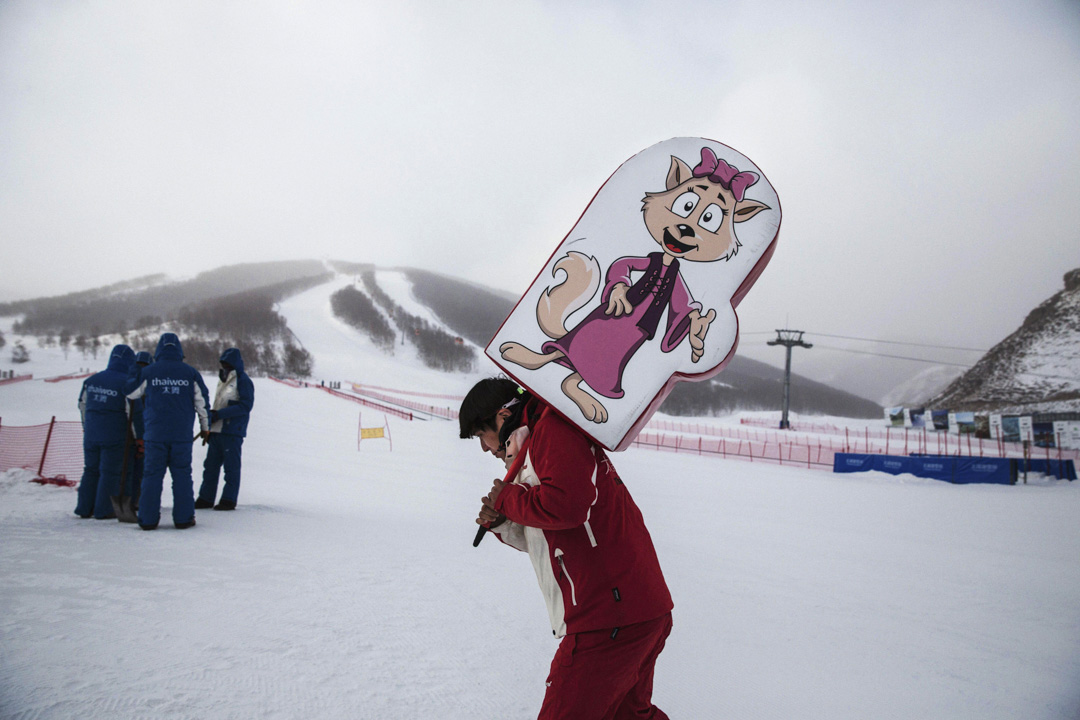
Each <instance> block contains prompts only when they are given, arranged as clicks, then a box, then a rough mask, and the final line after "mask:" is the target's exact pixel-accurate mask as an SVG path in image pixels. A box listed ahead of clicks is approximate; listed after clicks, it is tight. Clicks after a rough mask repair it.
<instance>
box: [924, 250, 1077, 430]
mask: <svg viewBox="0 0 1080 720" xmlns="http://www.w3.org/2000/svg"><path fill="white" fill-rule="evenodd" d="M930 404H931V405H932V406H934V407H939V408H949V409H955V410H994V411H996V412H1002V413H1024V414H1031V413H1039V412H1042V413H1053V412H1070V411H1071V412H1080V269H1076V270H1072V271H1070V272H1068V273H1066V274H1065V288H1064V289H1063V290H1061V291H1060V292H1058V293H1056V294H1055V295H1053V296H1052V297H1050V298H1049V299H1048V300H1046V301H1045V302H1043V303H1042V304H1041V305H1039V306H1038V307H1037V308H1035V309H1034V310H1032V311H1031V313H1030V314H1029V315H1028V317H1027V318H1026V319H1025V320H1024V323H1023V325H1021V327H1020V328H1019V329H1018V330H1017V331H1016V332H1014V333H1013V334H1012V335H1010V336H1009V337H1007V338H1005V340H1003V341H1002V342H1000V343H999V344H997V345H996V346H994V347H993V348H991V349H990V351H989V352H988V353H987V354H986V355H985V356H984V357H983V358H982V359H981V360H980V361H979V362H978V363H976V365H975V366H974V367H973V368H971V370H969V371H967V372H966V373H964V374H963V375H962V376H961V377H959V378H958V379H957V380H956V381H955V382H953V383H952V384H951V385H950V386H949V387H948V388H946V389H945V391H944V392H942V393H941V394H940V395H938V396H937V397H935V398H933V399H932V400H931V401H930Z"/></svg>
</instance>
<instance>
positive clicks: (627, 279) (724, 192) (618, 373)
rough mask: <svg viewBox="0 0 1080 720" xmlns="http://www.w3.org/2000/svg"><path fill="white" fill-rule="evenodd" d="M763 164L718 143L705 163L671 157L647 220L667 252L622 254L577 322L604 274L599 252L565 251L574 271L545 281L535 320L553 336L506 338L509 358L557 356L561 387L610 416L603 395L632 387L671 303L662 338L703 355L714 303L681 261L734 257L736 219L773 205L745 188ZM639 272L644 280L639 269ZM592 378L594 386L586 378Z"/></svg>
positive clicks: (649, 200) (591, 411) (597, 415)
mask: <svg viewBox="0 0 1080 720" xmlns="http://www.w3.org/2000/svg"><path fill="white" fill-rule="evenodd" d="M758 179H759V177H758V174H757V173H754V172H749V171H744V172H739V171H738V170H737V169H736V168H734V167H732V166H731V165H729V164H728V163H727V162H726V161H724V160H723V159H721V158H718V157H717V156H716V154H715V153H714V152H713V151H712V149H711V148H708V147H703V148H702V149H701V162H700V163H698V165H697V166H696V167H694V168H693V169H691V168H690V166H689V165H688V164H687V163H686V162H684V161H683V160H681V159H679V158H677V157H675V156H671V165H670V168H669V169H668V173H667V178H666V183H665V190H663V191H662V192H646V193H645V197H644V198H642V201H641V202H642V207H641V212H642V219H643V220H644V222H645V227H646V229H647V230H648V231H649V234H650V235H651V236H652V239H653V240H654V241H655V242H656V243H657V244H658V245H659V246H660V252H653V253H649V254H648V255H647V256H645V257H633V256H626V257H621V258H619V259H618V260H616V261H615V262H613V263H612V264H611V266H610V267H609V268H608V272H607V276H606V284H605V286H604V290H603V294H602V295H601V298H600V305H599V306H597V307H596V308H595V309H594V310H593V311H592V312H590V313H589V314H588V315H587V316H586V317H585V318H584V319H583V320H582V321H581V322H580V323H578V324H577V325H576V326H574V327H573V328H572V329H567V328H566V320H567V318H569V317H570V316H571V315H572V314H573V313H574V312H575V311H576V310H579V309H581V308H583V307H585V305H586V304H588V302H589V301H590V300H591V299H592V297H593V295H595V293H596V290H597V288H598V287H599V282H600V266H599V263H597V261H596V259H595V258H592V257H589V256H588V255H585V254H583V253H580V252H576V251H571V252H568V253H567V254H566V255H565V256H563V257H562V258H560V259H559V261H558V262H557V263H556V264H555V267H554V270H553V272H557V271H559V270H561V271H563V272H564V273H565V275H566V277H565V278H564V280H563V281H562V282H561V283H559V284H557V285H555V286H553V287H549V288H547V289H546V290H545V291H544V292H543V294H542V295H541V296H540V299H539V302H538V303H537V307H536V319H537V322H538V324H539V326H540V329H541V330H542V331H543V332H544V334H545V335H547V336H548V337H550V338H552V340H551V341H550V342H545V343H544V344H543V346H542V347H541V349H540V352H535V351H533V350H530V349H529V348H527V347H525V346H524V345H522V344H521V343H517V342H512V341H511V342H505V343H503V344H502V345H500V346H499V353H500V355H501V357H502V358H503V359H504V360H506V361H508V362H512V363H515V364H517V365H520V366H522V367H524V368H526V369H529V370H535V369H537V368H540V367H543V366H544V365H546V364H548V363H551V362H554V363H558V364H559V365H563V366H564V367H566V368H567V369H569V370H570V371H571V372H570V374H569V375H567V376H566V378H565V379H564V380H563V381H562V385H561V388H562V391H563V393H564V394H565V395H566V396H567V397H568V398H570V399H571V400H573V401H574V403H575V404H576V405H577V407H578V408H579V409H580V410H581V413H582V415H584V417H585V419H586V420H589V421H592V422H594V423H603V422H606V421H607V419H608V410H607V408H605V407H604V405H603V403H602V402H601V401H600V399H599V398H597V397H596V396H595V395H593V394H592V393H595V394H596V395H599V396H602V397H605V398H612V399H618V398H621V397H622V396H623V394H624V392H623V388H622V377H623V371H624V370H625V369H626V365H627V363H628V362H629V361H630V359H631V358H632V357H633V356H634V354H635V353H637V351H638V350H639V349H640V348H641V346H642V345H644V343H645V342H646V341H648V340H651V339H653V337H654V336H655V335H656V332H657V330H658V329H659V324H660V319H661V316H662V315H663V314H664V311H665V310H666V311H667V324H666V328H665V331H664V334H663V338H662V340H661V343H660V350H661V351H662V352H665V353H669V352H672V351H674V350H675V349H676V348H677V347H678V346H679V345H680V344H681V343H682V342H683V340H684V339H686V338H687V337H689V344H690V355H691V360H692V361H693V362H695V363H696V362H697V361H698V360H699V359H700V358H701V356H702V354H703V353H704V350H705V337H706V335H707V334H708V331H709V325H710V324H711V323H712V322H713V320H714V319H715V318H716V311H715V310H713V309H709V310H708V311H707V312H705V313H702V307H701V303H699V302H696V301H695V300H694V298H693V296H692V295H691V293H690V289H689V288H688V287H687V286H686V283H685V282H684V280H683V278H682V275H681V274H680V272H679V264H680V262H682V261H684V260H685V261H688V262H701V263H707V262H716V261H718V260H725V261H726V260H730V259H731V258H733V257H734V256H735V254H736V252H738V250H739V247H740V243H739V240H738V238H737V237H736V235H735V225H736V224H737V223H742V222H746V221H747V220H749V219H750V218H752V217H754V216H755V215H757V214H758V213H759V212H761V211H763V210H768V209H769V207H768V206H767V205H765V204H764V203H762V202H759V201H757V200H750V199H748V198H746V197H745V192H746V189H747V188H749V187H751V186H752V185H754V184H755V183H756V182H757V181H758ZM637 273H641V274H640V275H639V276H638V277H637V279H636V280H634V279H632V274H637ZM582 384H584V385H586V386H587V387H588V388H589V390H591V391H592V393H590V392H589V390H586V389H585V388H583V387H582Z"/></svg>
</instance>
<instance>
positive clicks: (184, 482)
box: [139, 440, 195, 525]
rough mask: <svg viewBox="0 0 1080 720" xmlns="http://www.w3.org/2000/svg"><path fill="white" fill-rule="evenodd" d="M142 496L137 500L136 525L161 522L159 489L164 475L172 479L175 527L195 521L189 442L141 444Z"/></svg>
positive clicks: (148, 442) (147, 442)
mask: <svg viewBox="0 0 1080 720" xmlns="http://www.w3.org/2000/svg"><path fill="white" fill-rule="evenodd" d="M144 446H145V448H146V455H145V457H144V458H143V479H142V493H141V494H140V495H141V496H140V498H139V524H140V525H157V524H158V522H159V521H160V520H161V487H162V483H163V482H164V480H165V471H166V470H168V471H169V475H171V476H172V495H173V509H172V518H173V523H174V524H177V525H179V524H181V523H186V522H189V521H190V520H192V519H193V518H194V517H195V490H194V487H193V485H192V482H191V441H190V440H179V441H176V442H150V441H146V442H145V443H144Z"/></svg>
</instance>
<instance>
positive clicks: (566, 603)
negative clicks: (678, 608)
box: [493, 399, 672, 637]
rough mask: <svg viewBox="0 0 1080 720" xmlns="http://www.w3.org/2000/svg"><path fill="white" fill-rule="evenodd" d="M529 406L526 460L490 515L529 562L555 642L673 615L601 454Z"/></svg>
mask: <svg viewBox="0 0 1080 720" xmlns="http://www.w3.org/2000/svg"><path fill="white" fill-rule="evenodd" d="M545 410H547V407H546V406H545V405H543V404H542V403H540V402H539V401H538V400H536V399H533V400H530V401H529V405H528V406H527V407H526V410H525V413H523V423H524V424H525V425H527V426H528V427H529V437H528V440H527V441H526V445H525V449H524V452H526V453H527V454H526V457H525V461H524V464H523V465H522V467H521V470H520V471H519V472H518V474H517V476H516V477H515V478H514V481H513V483H512V484H507V485H506V486H505V487H504V488H503V489H502V492H501V493H499V497H498V499H497V500H496V503H495V509H496V510H498V511H499V512H500V513H502V514H503V515H505V516H506V517H507V521H506V522H504V523H502V524H501V525H499V526H497V527H495V528H493V532H495V533H496V534H497V535H498V537H499V539H500V540H502V541H503V542H504V543H506V544H508V545H511V546H513V547H515V548H517V549H519V550H523V551H525V552H527V553H529V557H530V559H531V560H532V563H533V568H534V569H535V570H536V576H537V579H538V580H539V581H540V587H541V590H542V591H543V592H544V597H545V599H546V601H547V605H548V615H549V618H550V620H551V629H552V631H553V632H554V633H555V635H556V636H558V637H562V636H563V635H566V634H568V633H571V634H572V633H580V632H588V631H591V630H601V629H606V628H615V627H622V626H624V625H630V624H633V623H638V622H645V621H646V620H652V619H654V618H658V617H660V616H661V615H664V614H666V613H668V612H670V611H671V608H672V603H671V594H670V593H669V592H668V588H667V583H665V582H664V574H663V572H661V570H660V562H659V561H658V560H657V558H656V550H655V549H654V548H653V544H652V538H650V537H649V531H648V530H647V529H646V528H645V521H644V520H643V518H642V516H641V511H640V510H638V507H637V505H636V504H635V503H634V500H633V498H631V497H630V492H629V491H628V490H627V489H626V486H625V485H623V482H622V480H621V479H620V478H619V475H618V473H616V472H615V468H614V466H612V464H611V461H610V460H609V459H608V458H607V456H606V455H605V454H604V451H603V449H602V448H600V447H598V446H596V445H593V444H592V443H591V442H590V441H589V439H588V438H586V437H585V436H584V435H582V434H581V433H580V432H579V431H578V430H577V429H576V428H575V427H574V426H573V425H571V424H570V423H568V422H566V421H565V420H563V419H562V418H561V417H559V416H558V415H557V414H556V413H555V412H553V411H547V412H545Z"/></svg>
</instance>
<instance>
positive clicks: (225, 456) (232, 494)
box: [199, 433, 244, 503]
mask: <svg viewBox="0 0 1080 720" xmlns="http://www.w3.org/2000/svg"><path fill="white" fill-rule="evenodd" d="M243 444H244V438H242V437H240V436H239V435H226V434H224V433H210V442H209V447H207V449H206V461H205V462H204V463H203V480H202V486H201V487H200V488H199V498H201V499H202V500H206V501H207V502H209V503H213V502H214V498H215V497H217V486H218V474H219V473H220V471H221V467H222V465H224V466H225V487H224V488H222V490H221V499H222V500H230V501H232V502H234V503H235V502H236V499H237V498H238V497H239V496H240V448H241V446H242V445H243Z"/></svg>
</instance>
